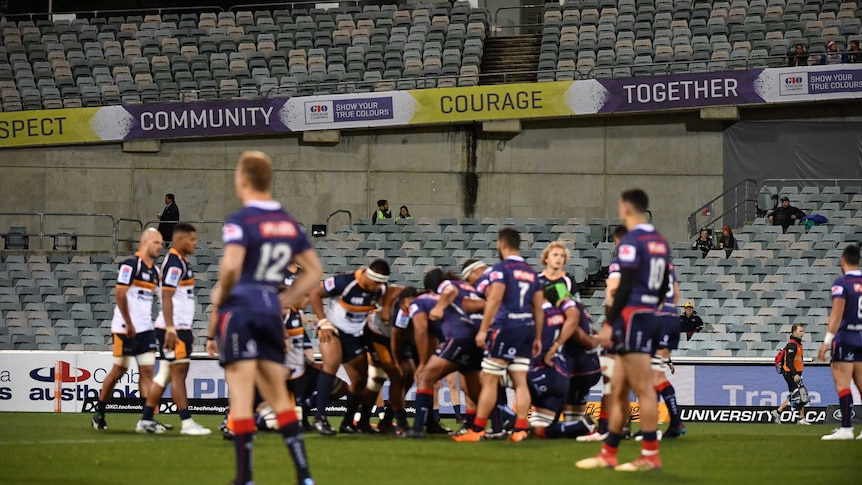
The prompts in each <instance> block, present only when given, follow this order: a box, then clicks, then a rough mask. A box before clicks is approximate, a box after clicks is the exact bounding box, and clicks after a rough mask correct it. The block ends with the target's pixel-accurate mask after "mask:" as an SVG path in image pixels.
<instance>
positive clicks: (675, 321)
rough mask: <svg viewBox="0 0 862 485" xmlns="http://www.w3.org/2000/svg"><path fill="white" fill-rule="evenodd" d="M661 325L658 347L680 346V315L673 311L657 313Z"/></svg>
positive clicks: (671, 347)
mask: <svg viewBox="0 0 862 485" xmlns="http://www.w3.org/2000/svg"><path fill="white" fill-rule="evenodd" d="M656 318H658V321H659V325H660V326H661V337H660V338H659V341H658V345H657V347H656V348H658V349H669V350H676V349H678V348H679V333H680V326H679V315H676V314H673V313H658V314H656Z"/></svg>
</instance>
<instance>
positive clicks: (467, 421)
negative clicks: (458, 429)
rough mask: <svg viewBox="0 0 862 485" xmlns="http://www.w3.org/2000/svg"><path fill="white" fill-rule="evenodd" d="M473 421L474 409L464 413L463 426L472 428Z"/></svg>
mask: <svg viewBox="0 0 862 485" xmlns="http://www.w3.org/2000/svg"><path fill="white" fill-rule="evenodd" d="M475 419H476V410H475V409H468V410H467V411H466V412H465V413H464V420H465V422H464V426H466V427H468V428H472V427H473V422H474V421H475Z"/></svg>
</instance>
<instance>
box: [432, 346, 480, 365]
mask: <svg viewBox="0 0 862 485" xmlns="http://www.w3.org/2000/svg"><path fill="white" fill-rule="evenodd" d="M434 355H436V356H437V357H440V358H441V359H443V360H448V361H449V362H452V363H453V364H455V365H457V366H458V370H459V371H461V372H466V371H472V370H480V369H481V368H482V349H480V348H479V347H476V340H475V339H472V340H471V339H466V338H464V339H449V340H447V341H445V342H443V343H441V344H440V346H439V347H437V351H436V352H434Z"/></svg>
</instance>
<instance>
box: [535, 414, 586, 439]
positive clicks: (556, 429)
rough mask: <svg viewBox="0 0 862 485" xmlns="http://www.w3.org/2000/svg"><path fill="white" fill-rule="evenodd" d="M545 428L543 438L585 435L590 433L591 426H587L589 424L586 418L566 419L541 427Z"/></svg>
mask: <svg viewBox="0 0 862 485" xmlns="http://www.w3.org/2000/svg"><path fill="white" fill-rule="evenodd" d="M541 429H543V430H544V432H543V433H542V434H543V435H544V436H542V437H543V438H548V439H554V438H577V437H578V436H583V435H585V434H589V433H590V428H588V427H587V424H586V423H585V422H584V420H582V419H579V420H577V421H565V422H559V421H557V422H555V423H553V424H551V425H550V426H548V427H547V428H541Z"/></svg>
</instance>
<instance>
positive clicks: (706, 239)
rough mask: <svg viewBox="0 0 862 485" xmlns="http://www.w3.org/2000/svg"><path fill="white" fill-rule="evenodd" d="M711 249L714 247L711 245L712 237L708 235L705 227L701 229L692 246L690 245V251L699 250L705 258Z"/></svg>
mask: <svg viewBox="0 0 862 485" xmlns="http://www.w3.org/2000/svg"><path fill="white" fill-rule="evenodd" d="M713 247H714V245H713V244H712V236H711V235H710V234H709V229H707V228H705V227H704V228H701V230H700V235H699V236H698V237H697V239H695V240H694V244H692V245H691V249H700V251H701V252H702V253H703V257H704V258H705V257H706V255H707V254H709V252H710V251H711V250H712V248H713Z"/></svg>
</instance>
